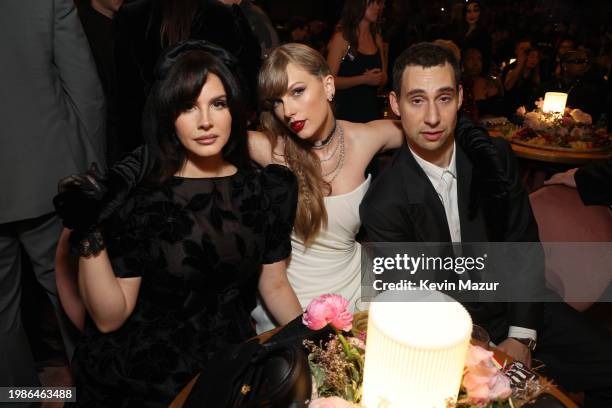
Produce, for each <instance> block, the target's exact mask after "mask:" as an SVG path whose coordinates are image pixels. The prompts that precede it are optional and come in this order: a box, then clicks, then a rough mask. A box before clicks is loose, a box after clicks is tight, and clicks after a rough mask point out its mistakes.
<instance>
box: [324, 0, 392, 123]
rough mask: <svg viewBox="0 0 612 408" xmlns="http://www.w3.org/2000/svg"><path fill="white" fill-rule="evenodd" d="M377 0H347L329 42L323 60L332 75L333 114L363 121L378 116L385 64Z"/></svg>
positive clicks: (380, 10) (379, 3) (381, 8)
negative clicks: (333, 82) (334, 100)
mask: <svg viewBox="0 0 612 408" xmlns="http://www.w3.org/2000/svg"><path fill="white" fill-rule="evenodd" d="M383 8H384V3H383V2H382V1H381V0H368V1H363V0H347V1H346V2H345V3H344V9H343V10H342V17H341V19H340V24H339V27H338V32H336V34H334V36H333V37H332V39H331V41H330V43H329V53H328V55H327V64H328V65H329V68H330V69H331V72H332V75H334V77H335V85H336V90H337V92H336V117H337V118H338V119H344V120H348V121H351V122H359V123H365V122H369V121H372V120H375V119H380V118H381V112H382V111H381V107H380V106H379V103H378V98H377V96H376V95H377V93H378V88H379V87H381V86H383V85H385V83H386V82H387V66H386V61H385V58H384V54H383V42H382V36H381V35H380V29H379V26H378V19H379V18H380V15H381V13H382V10H383Z"/></svg>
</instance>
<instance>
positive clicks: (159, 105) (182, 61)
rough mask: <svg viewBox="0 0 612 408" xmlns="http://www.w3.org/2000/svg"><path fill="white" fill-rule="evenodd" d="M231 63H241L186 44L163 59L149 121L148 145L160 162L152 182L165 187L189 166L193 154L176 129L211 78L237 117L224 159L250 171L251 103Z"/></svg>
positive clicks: (219, 52) (147, 115)
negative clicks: (216, 80) (217, 82)
mask: <svg viewBox="0 0 612 408" xmlns="http://www.w3.org/2000/svg"><path fill="white" fill-rule="evenodd" d="M202 44H204V45H202ZM208 51H212V52H214V53H215V55H213V53H211V52H208ZM228 62H230V63H231V62H235V59H234V58H233V57H232V56H231V55H230V54H229V53H227V52H226V51H224V50H223V49H221V48H220V47H217V46H214V45H211V44H210V43H207V42H206V41H197V40H190V41H186V42H183V43H180V44H179V45H177V46H176V47H174V48H172V49H171V50H169V51H168V52H166V53H165V54H164V55H163V56H162V57H161V58H160V61H159V62H158V68H157V73H158V80H157V81H156V83H155V84H154V85H153V88H152V90H151V93H150V94H149V97H148V99H147V104H146V107H145V112H144V115H143V131H144V133H145V140H146V144H147V146H148V148H149V150H150V151H151V152H152V155H153V161H154V164H153V169H152V171H151V173H150V175H149V177H148V181H154V182H158V183H162V182H164V181H165V180H167V179H168V178H170V177H171V176H172V175H174V174H175V173H176V172H177V171H178V170H179V169H180V168H181V166H182V165H183V164H184V162H185V160H186V157H187V151H186V149H185V148H184V147H183V145H182V144H181V142H180V141H179V139H178V137H177V135H176V132H175V125H174V123H175V121H176V119H177V118H178V116H179V115H180V114H181V112H183V111H185V110H186V109H188V108H190V107H191V106H193V104H194V103H195V101H196V100H197V98H198V96H199V95H200V92H201V91H202V87H203V86H204V84H205V83H206V80H207V79H208V76H209V74H214V75H216V76H218V77H219V79H220V80H221V83H222V84H223V87H224V88H225V93H226V95H227V103H228V107H229V110H230V114H231V117H232V126H231V133H230V137H229V140H228V142H227V144H226V145H225V146H224V147H223V149H222V151H221V153H222V155H223V158H224V159H225V160H227V161H228V162H230V163H232V164H233V165H234V166H236V167H238V168H242V169H244V168H246V167H248V166H249V163H250V160H249V155H248V147H247V138H246V132H247V118H246V109H245V100H244V97H243V95H242V92H241V90H240V88H241V87H240V86H239V84H240V83H239V80H238V79H237V78H236V77H235V76H234V74H233V73H232V68H231V64H229V65H230V66H228Z"/></svg>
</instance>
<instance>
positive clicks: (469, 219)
mask: <svg viewBox="0 0 612 408" xmlns="http://www.w3.org/2000/svg"><path fill="white" fill-rule="evenodd" d="M455 146H456V148H457V155H456V164H457V202H458V206H459V222H460V225H461V242H484V241H487V240H488V239H487V233H486V226H485V223H484V218H483V217H482V214H481V211H480V210H479V209H478V208H477V207H476V203H475V202H474V200H475V196H474V192H473V189H474V188H475V187H476V186H474V185H473V181H474V180H473V169H472V163H471V162H470V160H469V159H468V157H467V155H466V154H465V152H464V151H463V149H462V148H461V146H459V144H455Z"/></svg>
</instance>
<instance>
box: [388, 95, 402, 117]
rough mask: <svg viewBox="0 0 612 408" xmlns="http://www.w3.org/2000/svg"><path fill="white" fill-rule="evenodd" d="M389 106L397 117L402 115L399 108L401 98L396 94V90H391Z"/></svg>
mask: <svg viewBox="0 0 612 408" xmlns="http://www.w3.org/2000/svg"><path fill="white" fill-rule="evenodd" d="M389 106H390V107H391V110H392V111H393V113H395V115H396V116H397V117H401V115H400V110H399V98H398V97H397V95H396V94H395V91H391V92H389Z"/></svg>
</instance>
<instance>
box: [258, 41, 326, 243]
mask: <svg viewBox="0 0 612 408" xmlns="http://www.w3.org/2000/svg"><path fill="white" fill-rule="evenodd" d="M289 63H292V64H294V65H297V66H299V67H300V68H302V69H304V70H305V71H306V72H308V73H309V74H311V75H314V76H316V77H319V78H321V80H323V78H324V77H326V76H327V75H331V71H330V69H329V66H328V65H327V62H326V61H325V59H323V57H322V56H321V54H319V52H318V51H316V50H314V49H312V48H310V47H308V46H306V45H303V44H297V43H289V44H284V45H281V46H280V47H277V48H275V49H274V50H273V51H272V53H270V55H269V56H268V58H267V59H266V60H265V61H264V62H263V65H262V67H261V70H260V72H259V80H258V84H257V85H258V86H257V90H258V95H259V103H260V108H261V115H260V123H261V130H262V131H263V132H264V133H265V134H266V135H267V136H268V138H269V139H270V142H271V143H272V148H273V149H274V148H275V147H276V145H277V142H278V138H279V137H281V138H282V139H283V141H284V151H283V155H284V160H285V163H286V164H287V166H289V168H290V169H291V170H292V171H293V173H295V175H296V177H297V179H298V185H299V194H298V207H297V215H296V218H295V223H294V225H293V228H294V230H295V233H296V235H297V236H298V237H300V238H301V239H302V240H303V241H304V243H305V245H306V246H309V245H310V244H311V243H312V241H313V240H314V238H315V236H316V235H317V234H318V233H319V231H320V230H321V228H322V227H326V226H327V211H326V210H325V202H324V197H325V195H327V194H329V193H330V192H331V186H330V184H329V183H328V182H326V181H325V180H323V176H322V175H321V164H320V161H319V158H318V157H317V155H316V154H315V153H314V152H313V151H312V150H311V149H310V145H309V144H308V143H307V142H305V141H304V140H302V139H300V138H299V137H297V136H295V135H294V134H293V133H292V132H291V131H290V130H289V129H288V128H287V126H286V125H285V123H283V122H282V121H281V120H280V119H279V118H277V117H276V115H275V114H274V101H275V100H278V99H280V98H281V97H282V96H283V95H284V94H285V93H286V92H287V85H288V78H287V65H288V64H289ZM321 103H329V102H327V101H322V102H321Z"/></svg>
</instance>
